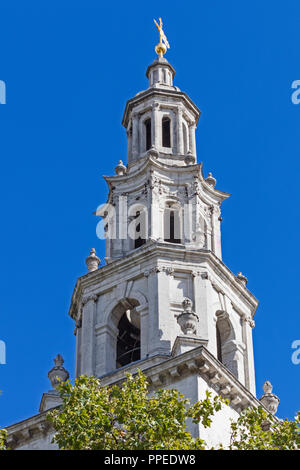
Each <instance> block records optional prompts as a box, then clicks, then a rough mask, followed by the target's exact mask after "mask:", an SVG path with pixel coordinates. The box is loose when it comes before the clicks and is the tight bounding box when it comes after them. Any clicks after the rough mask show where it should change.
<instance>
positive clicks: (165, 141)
mask: <svg viewBox="0 0 300 470" xmlns="http://www.w3.org/2000/svg"><path fill="white" fill-rule="evenodd" d="M162 146H163V147H169V148H170V147H171V120H170V119H169V118H168V117H164V118H163V119H162Z"/></svg>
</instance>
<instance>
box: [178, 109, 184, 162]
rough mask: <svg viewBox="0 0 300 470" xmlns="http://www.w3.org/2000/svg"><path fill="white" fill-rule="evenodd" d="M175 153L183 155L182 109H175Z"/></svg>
mask: <svg viewBox="0 0 300 470" xmlns="http://www.w3.org/2000/svg"><path fill="white" fill-rule="evenodd" d="M177 153H178V154H179V155H183V153H184V152H183V132H182V107H181V106H178V109H177Z"/></svg>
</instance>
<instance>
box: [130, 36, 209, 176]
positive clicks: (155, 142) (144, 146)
mask: <svg viewBox="0 0 300 470" xmlns="http://www.w3.org/2000/svg"><path fill="white" fill-rule="evenodd" d="M162 39H163V38H161V42H160V43H159V44H158V45H157V46H156V48H155V50H156V52H157V53H158V55H159V56H158V58H157V59H155V60H154V62H153V63H152V64H151V65H149V67H148V68H147V71H146V76H147V78H148V80H149V86H148V88H147V90H144V91H142V92H140V93H138V94H137V95H136V96H135V97H134V98H131V99H130V100H129V101H127V104H126V107H125V112H124V116H123V120H122V124H123V126H124V127H125V129H126V132H127V139H128V169H129V171H130V169H131V168H132V167H135V166H136V162H138V161H140V160H141V159H143V158H144V157H146V156H147V155H149V154H152V155H154V156H155V157H156V158H158V159H159V160H162V161H164V163H168V164H172V165H174V164H175V165H180V166H183V165H190V164H192V163H196V140H195V131H196V126H197V122H198V119H199V117H200V114H201V112H200V110H199V109H198V108H197V106H196V105H195V104H194V103H193V101H192V100H191V99H190V98H189V97H188V96H187V95H186V93H184V92H182V91H181V90H180V89H179V88H178V87H176V86H174V85H173V79H174V75H175V70H174V68H173V67H172V65H171V64H170V63H169V62H168V61H167V59H165V58H164V57H163V53H164V51H165V50H166V47H165V44H164V43H163V42H162Z"/></svg>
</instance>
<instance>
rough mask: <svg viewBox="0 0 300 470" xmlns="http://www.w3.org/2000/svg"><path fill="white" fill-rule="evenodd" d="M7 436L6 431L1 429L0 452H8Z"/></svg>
mask: <svg viewBox="0 0 300 470" xmlns="http://www.w3.org/2000/svg"><path fill="white" fill-rule="evenodd" d="M6 435H7V432H6V430H5V429H0V450H6Z"/></svg>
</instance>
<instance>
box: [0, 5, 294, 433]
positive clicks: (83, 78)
mask: <svg viewBox="0 0 300 470" xmlns="http://www.w3.org/2000/svg"><path fill="white" fill-rule="evenodd" d="M158 16H162V17H163V20H164V23H165V28H166V33H167V35H168V39H169V41H170V44H171V49H170V51H169V52H168V54H167V59H168V60H169V61H170V63H171V64H172V65H173V66H174V68H175V69H176V76H175V84H176V85H178V86H179V87H180V88H181V89H182V90H183V91H185V92H187V93H188V94H189V95H190V97H191V98H192V99H193V100H194V101H195V103H196V104H197V105H198V107H199V108H200V109H201V110H202V116H201V119H200V122H199V125H198V129H197V151H198V160H199V161H203V163H204V173H205V174H207V173H208V172H209V171H212V173H213V175H214V176H215V177H216V178H217V180H218V182H217V188H218V189H220V190H223V191H227V192H230V193H232V197H231V198H230V199H229V200H227V201H226V202H225V203H224V205H223V212H222V215H223V224H222V242H223V260H224V262H225V263H226V264H227V266H228V267H229V268H230V269H231V270H232V271H233V272H234V273H237V272H238V271H242V272H243V273H244V274H245V275H247V277H248V279H249V283H248V287H249V289H250V290H251V291H252V292H253V293H254V295H255V296H256V297H257V298H258V299H259V301H260V305H259V308H258V310H257V313H256V317H255V319H256V328H255V329H254V351H255V360H256V378H257V390H258V395H259V396H260V395H261V393H262V389H261V387H262V384H263V382H264V380H265V379H267V378H268V379H269V380H271V382H272V383H273V384H274V392H275V393H276V394H278V395H279V397H280V399H281V403H280V406H279V410H278V415H279V416H280V417H290V418H292V417H293V416H294V414H295V412H296V410H298V409H300V397H299V373H300V365H298V366H296V365H294V364H292V362H291V355H292V349H291V343H292V342H293V341H294V340H297V339H300V325H299V190H298V186H299V183H298V178H299V133H300V105H298V106H296V105H294V104H292V102H291V93H292V90H291V83H292V82H293V81H294V80H297V79H300V56H299V44H300V4H299V1H297V0H294V1H293V0H289V1H287V2H271V1H265V2H262V1H261V0H260V1H258V0H251V1H247V0H245V1H243V2H241V1H240V0H232V1H230V0H228V1H224V0H215V1H214V2H207V1H205V2H204V1H199V0H197V1H196V0H193V1H187V2H182V0H181V1H177V0H172V1H168V0H167V1H165V2H161V1H159V2H157V1H151V2H141V1H129V2H124V1H119V0H117V1H114V2H99V0H97V1H96V0H95V1H92V0H85V1H76V0H72V1H68V0H64V1H62V0H59V1H56V0H52V1H51V2H50V1H44V2H40V1H33V0H32V1H31V0H27V1H26V2H24V1H21V0H20V1H14V0H9V1H8V0H2V1H1V4H0V17H1V28H0V44H1V47H0V80H4V81H5V82H6V85H7V104H6V105H0V124H1V132H0V136H1V139H0V155H1V171H0V183H1V184H0V196H1V221H2V224H1V232H0V260H1V272H0V277H1V284H0V285H1V288H0V340H3V341H5V342H6V345H7V364H6V365H0V389H1V390H3V394H2V396H1V397H0V426H4V425H8V424H11V423H14V422H16V421H18V420H21V419H24V418H26V417H29V416H31V415H32V414H35V413H36V412H37V411H38V406H39V402H40V399H41V396H42V393H43V392H45V391H47V390H49V388H50V383H49V381H48V378H47V373H48V370H49V369H50V368H51V367H52V363H53V362H52V359H53V358H54V357H55V355H56V354H57V353H58V352H59V353H61V354H62V355H63V356H64V357H65V359H66V364H65V365H66V367H67V368H68V369H69V370H70V372H71V375H72V377H73V376H74V357H75V337H74V336H73V328H74V325H73V322H72V321H71V320H70V319H69V317H68V307H69V304H70V299H71V295H72V290H73V287H74V285H75V282H76V279H77V277H78V276H80V275H82V274H84V273H85V272H86V266H85V264H84V260H85V258H86V256H87V255H88V253H89V250H90V248H91V247H95V248H96V249H97V252H98V254H99V255H100V256H101V257H102V258H103V257H104V246H103V242H102V241H99V240H98V239H97V237H96V223H97V219H96V218H95V216H93V211H94V210H95V209H96V207H97V206H98V205H99V204H100V203H102V202H105V200H106V193H107V188H106V183H105V182H104V180H103V179H102V175H111V174H113V173H114V167H115V166H116V164H117V162H118V160H120V159H122V160H123V161H126V135H125V130H124V129H123V128H122V126H121V118H122V113H123V110H124V106H125V103H126V100H127V99H129V98H131V97H132V96H134V95H135V94H136V93H137V92H138V91H140V90H143V89H145V88H146V86H147V79H146V77H145V71H146V68H147V66H148V65H149V64H150V63H151V62H152V61H153V60H154V58H155V52H154V45H155V44H156V42H157V31H156V29H155V26H154V24H153V17H158Z"/></svg>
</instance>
